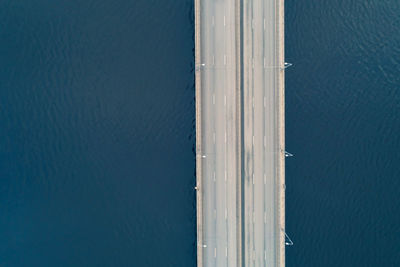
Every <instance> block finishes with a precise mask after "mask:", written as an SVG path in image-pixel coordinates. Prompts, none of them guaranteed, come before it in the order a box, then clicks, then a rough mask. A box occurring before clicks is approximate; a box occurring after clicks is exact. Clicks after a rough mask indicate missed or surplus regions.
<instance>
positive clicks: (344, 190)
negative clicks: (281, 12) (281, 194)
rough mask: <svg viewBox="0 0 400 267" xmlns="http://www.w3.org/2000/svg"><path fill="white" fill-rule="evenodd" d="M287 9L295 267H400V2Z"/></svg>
mask: <svg viewBox="0 0 400 267" xmlns="http://www.w3.org/2000/svg"><path fill="white" fill-rule="evenodd" d="M285 2H286V58H287V61H288V62H293V63H294V64H295V65H294V67H291V68H290V69H288V70H287V72H286V103H287V108H286V130H287V132H286V138H287V139H286V141H287V149H288V151H290V152H292V153H294V154H295V157H294V158H289V159H288V160H287V176H286V179H287V230H288V232H289V234H290V235H291V237H292V239H293V241H294V243H295V245H294V246H293V247H290V248H288V249H287V266H306V267H313V266H318V267H319V266H400V198H399V192H400V180H399V179H400V153H399V149H400V134H399V133H400V34H399V33H400V1H398V0H347V1H341V0H312V1H308V0H286V1H285Z"/></svg>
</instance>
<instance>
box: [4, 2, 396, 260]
mask: <svg viewBox="0 0 400 267" xmlns="http://www.w3.org/2000/svg"><path fill="white" fill-rule="evenodd" d="M399 14H400V2H399V1H397V0H379V1H378V0H348V1H340V0H329V1H328V0H312V1H308V0H286V58H287V60H286V61H288V62H291V63H294V66H293V67H291V68H289V69H287V72H286V104H287V106H286V142H287V150H288V151H289V152H291V153H293V154H295V157H293V158H288V159H287V173H286V174H287V175H286V179H287V195H286V196H287V198H286V199H287V209H286V211H287V233H288V234H289V236H290V237H291V238H292V239H293V241H294V246H292V247H288V249H287V266H289V267H291V266H293V267H298V266H302V267H303V266H304V267H313V266H315V267H320V266H338V267H339V266H400V252H399V244H400V234H399V233H400V229H399V228H400V224H399V222H400V212H399V207H400V199H399V198H398V197H397V196H398V193H399V192H400V180H399V177H400V168H399V162H400V154H399V153H398V150H399V148H400V135H399V134H398V133H399V132H400V75H399V72H400V60H399V58H400V34H399V32H400V20H399ZM193 36H194V23H193V1H192V0H164V1H154V0H135V1H128V0H114V1H106V0H97V1H94V0H85V1H78V0H68V1H67V0H59V1H50V0H37V1H28V0H19V1H0V40H1V43H0V190H1V191H0V237H1V242H0V266H13V267H14V266H15V267H19V266H30V267H31V266H41V267H47V266H51V267H52V266H156V267H158V266H173V267H179V266H182V267H189V266H196V246H195V242H196V236H195V235H196V226H195V223H196V217H195V216H196V211H195V192H194V190H193V187H194V185H195V157H194V152H193V149H194V142H195V139H194V137H195V131H194V126H195V121H194V119H195V109H194V104H195V102H194V72H193V64H194V41H193Z"/></svg>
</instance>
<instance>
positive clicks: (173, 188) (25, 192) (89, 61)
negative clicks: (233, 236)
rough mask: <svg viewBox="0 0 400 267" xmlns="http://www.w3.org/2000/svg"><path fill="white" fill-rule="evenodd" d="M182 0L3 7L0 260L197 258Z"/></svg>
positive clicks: (189, 55)
mask: <svg viewBox="0 0 400 267" xmlns="http://www.w3.org/2000/svg"><path fill="white" fill-rule="evenodd" d="M193 35H194V24H193V4H192V1H191V0H165V1H162V3H160V2H159V1H149V0H135V1H128V0H116V1H105V0H100V1H99V0H96V1H94V0H84V1H78V0H63V1H61V0H60V1H54V0H38V1H31V0H19V1H0V40H1V43H0V190H1V191H0V205H1V210H0V240H1V241H0V266H7V267H8V266H12V267H14V266H41V267H44V266H51V267H53V266H195V264H196V258H195V255H196V250H195V240H196V236H195V233H196V232H195V229H196V228H195V222H196V219H195V218H196V217H195V216H196V213H195V192H194V190H193V187H194V184H195V176H194V175H195V157H194V154H193V147H194V142H195V139H194V133H195V132H194V125H195V124H194V123H195V122H194V118H195V109H194V73H193V63H194V53H193V52H194V50H193V49H194V41H193Z"/></svg>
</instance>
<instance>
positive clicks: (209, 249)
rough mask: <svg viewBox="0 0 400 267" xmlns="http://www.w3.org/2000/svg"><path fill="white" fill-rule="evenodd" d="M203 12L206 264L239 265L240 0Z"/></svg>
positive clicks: (212, 4) (207, 3)
mask: <svg viewBox="0 0 400 267" xmlns="http://www.w3.org/2000/svg"><path fill="white" fill-rule="evenodd" d="M200 14H201V54H202V58H201V63H202V64H204V66H202V67H201V68H200V71H201V84H202V88H201V92H202V94H201V102H202V115H201V117H202V121H201V124H202V127H201V128H202V148H201V149H202V155H203V157H202V191H201V194H202V199H203V201H202V203H203V207H202V208H203V209H202V213H203V216H202V219H203V222H202V223H203V225H202V226H203V228H202V232H203V236H202V240H203V241H202V242H203V244H202V248H203V253H202V255H203V259H202V262H203V266H238V262H237V257H238V255H237V254H238V251H239V247H240V246H239V245H238V240H239V239H238V238H237V225H238V223H237V221H238V216H237V215H238V214H237V210H236V207H237V201H238V200H237V194H236V192H237V186H238V181H239V179H240V177H239V176H238V173H237V168H238V167H237V166H238V164H239V163H238V152H237V149H238V145H237V144H238V142H239V140H238V137H237V127H238V126H237V125H238V123H237V121H238V119H239V118H237V107H236V105H237V101H238V96H237V94H236V65H235V64H236V58H235V54H236V44H235V40H236V39H235V1H234V0H225V1H220V0H216V1H215V0H203V1H201V2H200Z"/></svg>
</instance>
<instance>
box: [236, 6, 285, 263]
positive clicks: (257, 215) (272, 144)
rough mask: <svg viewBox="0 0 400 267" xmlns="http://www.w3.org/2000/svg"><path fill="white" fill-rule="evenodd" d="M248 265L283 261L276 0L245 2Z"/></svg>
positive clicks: (244, 53) (244, 56)
mask: <svg viewBox="0 0 400 267" xmlns="http://www.w3.org/2000/svg"><path fill="white" fill-rule="evenodd" d="M243 8H244V11H243V14H244V17H243V31H244V37H243V38H244V47H243V58H244V59H243V61H244V88H243V92H244V127H245V128H244V149H245V151H244V165H245V166H244V170H245V171H244V176H245V177H244V195H245V200H244V208H245V211H244V212H245V218H244V225H245V243H244V247H245V255H244V256H245V266H278V265H279V263H278V257H279V255H278V253H279V252H280V250H279V248H280V242H281V240H280V235H281V231H280V227H279V221H278V215H277V214H278V208H279V206H278V194H277V192H278V191H279V188H278V186H277V185H278V179H279V178H278V174H277V164H278V160H279V158H280V157H281V152H280V149H279V139H278V130H279V125H278V118H277V116H278V110H279V102H278V91H279V87H278V83H277V79H278V75H279V71H280V69H279V66H278V61H277V55H276V48H275V46H276V43H277V38H278V34H277V30H276V22H275V21H276V10H277V9H276V0H251V1H247V2H245V3H244V5H243Z"/></svg>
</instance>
